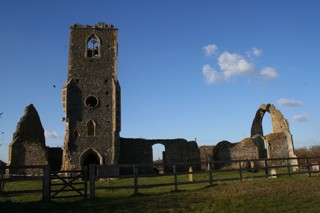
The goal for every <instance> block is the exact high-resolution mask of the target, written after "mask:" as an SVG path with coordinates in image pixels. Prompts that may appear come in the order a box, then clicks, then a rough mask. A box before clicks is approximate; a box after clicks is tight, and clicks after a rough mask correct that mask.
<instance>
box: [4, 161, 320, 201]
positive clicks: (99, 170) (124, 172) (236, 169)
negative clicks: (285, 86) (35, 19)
mask: <svg viewBox="0 0 320 213" xmlns="http://www.w3.org/2000/svg"><path fill="white" fill-rule="evenodd" d="M154 166H159V164H157V165H154V164H134V165H132V164H131V165H129V164H127V165H105V166H103V165H90V166H89V187H87V183H86V180H87V174H88V173H87V172H84V171H59V172H52V171H51V170H50V166H19V167H18V166H14V167H12V166H10V167H8V166H5V167H3V166H2V167H0V196H3V195H4V196H10V195H14V194H21V193H42V199H43V200H50V199H51V198H62V197H66V196H63V195H61V196H57V194H59V193H63V192H64V191H67V190H63V189H64V188H66V187H70V188H71V189H72V190H73V191H75V192H77V193H78V196H79V195H80V196H82V197H87V193H88V192H89V197H95V194H96V190H111V189H112V190H114V189H133V194H139V189H144V188H153V187H164V186H173V187H174V191H178V190H179V186H181V185H187V184H199V183H208V185H209V186H213V185H214V183H215V182H218V181H231V180H239V181H242V180H245V179H249V178H272V177H278V176H279V177H280V176H289V177H291V176H293V175H298V174H308V176H310V175H311V174H313V173H319V172H320V171H319V166H320V157H302V158H274V159H248V160H231V161H211V162H200V163H199V162H196V163H190V162H189V163H187V164H186V163H177V164H171V165H162V166H163V167H165V166H166V168H171V169H170V172H167V173H164V174H156V173H150V171H151V170H150V169H152V168H153V167H154ZM201 166H202V167H201ZM188 167H189V168H190V167H191V168H198V169H192V170H186V169H185V168H188ZM217 168H220V169H217ZM14 169H16V171H21V170H23V169H38V174H37V175H30V176H28V175H26V174H22V175H21V174H18V175H17V174H8V173H7V174H6V171H8V170H12V171H13V170H14ZM39 171H40V172H39ZM146 171H149V173H146ZM74 172H80V175H78V176H76V177H75V178H73V179H72V181H69V182H68V181H66V179H63V178H62V177H61V176H59V177H57V173H68V174H69V175H70V174H72V173H74ZM200 174H202V175H203V176H204V177H205V178H204V179H194V178H193V177H194V175H200ZM186 175H189V181H181V180H180V181H179V177H185V176H186ZM71 176H72V175H71ZM164 176H171V177H172V181H170V182H165V183H163V182H162V183H149V184H140V183H139V180H140V179H141V178H153V177H164ZM54 177H56V178H58V179H59V181H62V182H65V183H64V185H63V186H62V188H63V189H60V190H54V189H52V186H54V185H59V183H53V184H52V182H51V181H52V180H53V178H54ZM190 177H191V179H190ZM104 178H119V179H123V178H132V181H133V184H132V185H120V186H106V187H102V186H96V180H98V179H104ZM80 179H84V180H85V182H82V184H84V185H83V186H84V188H82V189H79V188H75V187H73V186H72V184H74V185H76V184H78V183H74V182H75V181H76V180H77V181H78V180H80ZM19 180H42V189H39V190H38V189H37V190H35V189H29V190H27V189H26V190H15V191H6V190H5V183H6V182H10V181H19ZM78 182H79V181H78ZM60 185H61V184H60ZM80 190H83V191H80ZM51 193H53V194H51ZM69 197H70V196H69Z"/></svg>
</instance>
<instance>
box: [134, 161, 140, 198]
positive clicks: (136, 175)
mask: <svg viewBox="0 0 320 213" xmlns="http://www.w3.org/2000/svg"><path fill="white" fill-rule="evenodd" d="M133 175H134V177H133V185H134V186H133V188H134V192H133V193H134V195H137V194H138V190H139V186H138V169H137V167H136V166H133Z"/></svg>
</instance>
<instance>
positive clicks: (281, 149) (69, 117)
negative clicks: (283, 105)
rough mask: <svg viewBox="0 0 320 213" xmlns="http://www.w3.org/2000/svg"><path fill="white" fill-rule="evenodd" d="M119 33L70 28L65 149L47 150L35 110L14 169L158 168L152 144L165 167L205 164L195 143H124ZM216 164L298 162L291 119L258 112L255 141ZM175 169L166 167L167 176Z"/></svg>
mask: <svg viewBox="0 0 320 213" xmlns="http://www.w3.org/2000/svg"><path fill="white" fill-rule="evenodd" d="M117 34H118V30H117V29H116V28H114V26H113V25H106V24H105V23H98V24H97V25H94V26H90V25H80V24H74V25H72V26H71V27H70V44H69V61H68V76H67V81H66V83H65V85H64V86H63V89H62V104H63V110H64V112H65V118H64V119H65V122H66V123H65V137H64V147H63V149H60V148H49V147H46V146H45V138H44V130H43V127H42V125H41V121H40V118H39V115H38V114H37V112H36V110H35V108H34V107H33V105H30V106H28V107H27V108H26V112H25V115H24V117H22V118H21V121H20V122H19V124H18V125H17V130H16V133H15V134H14V137H13V140H12V142H11V143H10V145H9V165H47V164H49V165H51V167H53V168H55V169H56V170H59V169H63V170H71V169H83V168H84V167H85V166H88V165H89V164H98V165H119V164H152V162H153V158H152V146H153V145H154V144H162V145H164V147H165V151H164V152H163V163H164V164H167V165H170V164H174V163H184V164H185V165H186V166H185V168H184V167H181V168H180V169H181V170H183V171H186V170H187V167H188V165H189V164H190V165H191V163H195V162H197V163H200V161H201V160H208V159H203V158H200V154H201V156H208V155H207V154H203V153H200V149H199V147H198V145H197V143H196V142H195V141H186V140H184V139H152V140H147V139H137V138H136V139H133V138H121V137H120V131H121V98H120V97H121V88H120V83H119V81H118V78H117V57H118V40H117V39H118V38H117ZM266 112H268V113H270V115H271V118H272V126H273V133H271V134H269V135H266V136H264V135H263V130H262V119H263V116H264V114H265V113H266ZM206 150H207V151H206V152H208V153H210V154H209V155H210V159H214V160H233V159H261V158H267V157H268V158H278V157H295V155H294V147H293V141H292V135H291V133H290V130H289V125H288V122H287V120H286V119H285V118H284V117H283V115H282V114H281V112H280V111H279V110H277V109H276V108H275V107H274V106H273V105H271V104H266V105H265V104H263V105H261V106H260V108H259V109H258V111H257V113H256V116H255V118H254V120H253V124H252V128H251V137H250V138H246V139H244V140H242V141H241V142H239V143H230V142H227V141H223V142H220V143H218V144H217V145H216V146H215V148H214V149H212V152H210V151H208V150H210V148H208V147H207V148H206ZM171 169H172V168H169V167H164V171H168V172H169V171H171Z"/></svg>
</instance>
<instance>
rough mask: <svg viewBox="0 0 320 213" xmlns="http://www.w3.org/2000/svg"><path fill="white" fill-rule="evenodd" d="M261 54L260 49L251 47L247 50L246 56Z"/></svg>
mask: <svg viewBox="0 0 320 213" xmlns="http://www.w3.org/2000/svg"><path fill="white" fill-rule="evenodd" d="M261 54H262V50H260V49H258V48H256V47H253V48H252V49H251V50H249V51H247V56H248V57H249V58H253V57H259V56H260V55H261Z"/></svg>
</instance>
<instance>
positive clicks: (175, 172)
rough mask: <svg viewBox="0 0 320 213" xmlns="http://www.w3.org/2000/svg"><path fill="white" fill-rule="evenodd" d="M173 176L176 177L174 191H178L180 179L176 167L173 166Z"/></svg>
mask: <svg viewBox="0 0 320 213" xmlns="http://www.w3.org/2000/svg"><path fill="white" fill-rule="evenodd" d="M173 176H174V191H176V192H177V191H178V177H177V168H176V165H173Z"/></svg>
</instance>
